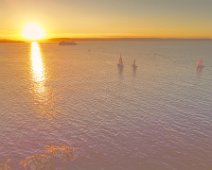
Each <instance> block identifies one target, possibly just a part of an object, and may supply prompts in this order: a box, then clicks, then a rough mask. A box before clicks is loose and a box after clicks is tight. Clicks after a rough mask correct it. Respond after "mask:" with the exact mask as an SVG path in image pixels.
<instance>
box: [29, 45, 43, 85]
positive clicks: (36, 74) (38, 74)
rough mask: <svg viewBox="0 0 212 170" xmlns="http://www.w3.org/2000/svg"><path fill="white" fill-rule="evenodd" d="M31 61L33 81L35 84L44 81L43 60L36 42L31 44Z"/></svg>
mask: <svg viewBox="0 0 212 170" xmlns="http://www.w3.org/2000/svg"><path fill="white" fill-rule="evenodd" d="M31 60H32V72H33V80H34V81H35V82H36V83H41V82H44V81H45V68H44V64H43V58H42V55H41V52H40V46H39V44H38V43H37V42H32V44H31Z"/></svg>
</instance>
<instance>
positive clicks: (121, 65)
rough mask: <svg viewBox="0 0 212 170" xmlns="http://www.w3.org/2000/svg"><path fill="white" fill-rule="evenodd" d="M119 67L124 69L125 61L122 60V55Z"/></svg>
mask: <svg viewBox="0 0 212 170" xmlns="http://www.w3.org/2000/svg"><path fill="white" fill-rule="evenodd" d="M117 65H118V67H119V68H123V67H124V64H123V60H122V57H121V55H120V57H119V62H118V64H117Z"/></svg>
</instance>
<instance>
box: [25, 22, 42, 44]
mask: <svg viewBox="0 0 212 170" xmlns="http://www.w3.org/2000/svg"><path fill="white" fill-rule="evenodd" d="M22 35H23V37H24V38H25V39H27V40H32V41H36V40H41V39H43V38H45V36H46V35H45V32H44V29H43V28H42V27H41V26H40V25H38V24H35V23H29V24H26V25H25V26H24V28H23V32H22Z"/></svg>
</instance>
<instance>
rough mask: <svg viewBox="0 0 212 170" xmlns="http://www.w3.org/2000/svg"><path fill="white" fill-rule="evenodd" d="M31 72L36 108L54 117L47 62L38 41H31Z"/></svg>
mask: <svg viewBox="0 0 212 170" xmlns="http://www.w3.org/2000/svg"><path fill="white" fill-rule="evenodd" d="M31 72H32V80H33V98H34V105H35V108H36V110H38V112H39V113H41V114H42V115H45V116H50V117H52V116H53V115H54V114H53V110H54V109H53V103H54V102H53V95H52V91H51V89H50V87H48V86H47V82H46V81H47V79H46V69H45V62H44V60H43V56H42V53H41V49H40V45H39V43H37V42H32V43H31Z"/></svg>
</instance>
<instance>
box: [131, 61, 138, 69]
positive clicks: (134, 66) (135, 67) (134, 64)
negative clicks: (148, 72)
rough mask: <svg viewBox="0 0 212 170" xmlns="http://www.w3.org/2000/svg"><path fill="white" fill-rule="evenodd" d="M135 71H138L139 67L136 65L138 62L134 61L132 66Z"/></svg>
mask: <svg viewBox="0 0 212 170" xmlns="http://www.w3.org/2000/svg"><path fill="white" fill-rule="evenodd" d="M132 67H133V69H137V67H138V66H137V65H136V60H134V62H133V64H132Z"/></svg>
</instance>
